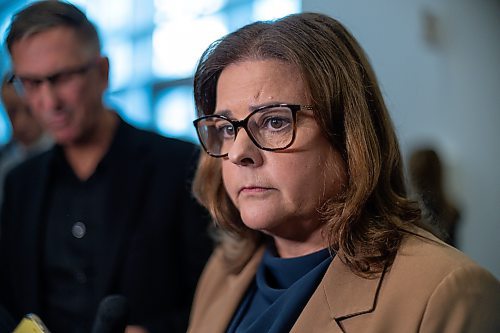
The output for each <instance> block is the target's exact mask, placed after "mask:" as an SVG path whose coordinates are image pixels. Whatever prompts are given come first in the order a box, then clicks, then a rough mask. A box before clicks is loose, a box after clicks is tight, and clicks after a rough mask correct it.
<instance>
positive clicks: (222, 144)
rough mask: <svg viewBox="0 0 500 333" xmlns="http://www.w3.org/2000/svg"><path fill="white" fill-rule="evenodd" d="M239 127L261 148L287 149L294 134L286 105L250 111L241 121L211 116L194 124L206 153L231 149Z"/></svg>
mask: <svg viewBox="0 0 500 333" xmlns="http://www.w3.org/2000/svg"><path fill="white" fill-rule="evenodd" d="M239 127H243V128H244V129H245V130H246V131H247V133H248V135H249V136H250V138H251V139H252V141H253V142H254V143H255V144H256V145H257V146H258V147H259V148H262V149H267V150H277V149H283V148H286V147H287V146H288V145H289V144H290V143H291V141H292V140H293V136H294V133H293V132H294V114H293V111H292V109H291V108H290V107H288V106H273V107H268V108H263V109H260V110H257V111H254V112H253V113H251V114H250V115H249V116H248V117H247V118H246V119H244V120H241V121H234V120H229V119H227V118H225V117H222V116H218V115H213V116H209V117H205V118H202V119H200V120H199V121H198V123H197V130H198V134H199V137H200V140H201V143H202V144H203V146H204V147H205V149H206V150H207V152H208V153H210V154H211V155H215V156H222V155H225V154H227V153H228V152H229V150H230V149H231V147H232V145H233V143H234V141H235V139H236V135H237V133H238V129H239Z"/></svg>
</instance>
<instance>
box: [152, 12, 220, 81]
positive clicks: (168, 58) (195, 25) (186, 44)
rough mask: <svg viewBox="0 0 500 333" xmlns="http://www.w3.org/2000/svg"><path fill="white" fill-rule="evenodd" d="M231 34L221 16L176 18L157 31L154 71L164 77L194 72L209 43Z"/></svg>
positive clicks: (155, 34) (155, 35) (181, 75)
mask: <svg viewBox="0 0 500 333" xmlns="http://www.w3.org/2000/svg"><path fill="white" fill-rule="evenodd" d="M226 33H227V28H226V25H225V23H224V21H223V19H222V18H221V17H220V16H211V17H206V18H201V19H192V20H175V21H170V22H168V23H164V24H162V25H159V26H158V27H157V28H156V29H155V31H154V33H153V72H154V73H155V74H156V75H158V76H161V77H170V78H182V77H189V76H191V75H193V71H194V69H195V67H196V64H197V62H198V59H199V58H200V56H201V54H202V53H203V51H204V50H205V49H206V48H207V47H208V45H209V44H210V43H211V42H213V41H214V40H216V39H218V38H220V37H222V36H223V35H225V34H226Z"/></svg>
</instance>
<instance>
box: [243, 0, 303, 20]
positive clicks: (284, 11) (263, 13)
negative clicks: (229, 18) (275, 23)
mask: <svg viewBox="0 0 500 333" xmlns="http://www.w3.org/2000/svg"><path fill="white" fill-rule="evenodd" d="M253 7H254V9H253V16H254V17H253V19H254V20H272V19H277V18H280V17H283V16H285V15H288V14H293V13H298V12H300V10H301V1H300V0H256V1H254V5H253Z"/></svg>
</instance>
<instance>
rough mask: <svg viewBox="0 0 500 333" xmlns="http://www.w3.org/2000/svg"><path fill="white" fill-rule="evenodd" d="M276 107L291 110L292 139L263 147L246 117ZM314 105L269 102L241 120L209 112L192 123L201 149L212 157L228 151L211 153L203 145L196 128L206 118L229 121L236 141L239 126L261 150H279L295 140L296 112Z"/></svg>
mask: <svg viewBox="0 0 500 333" xmlns="http://www.w3.org/2000/svg"><path fill="white" fill-rule="evenodd" d="M277 107H285V108H289V109H290V111H291V112H292V119H293V127H292V139H291V140H290V142H289V143H288V144H287V145H286V146H284V147H279V148H266V147H263V146H262V145H260V144H259V143H258V142H257V140H256V139H255V138H254V136H253V134H252V132H251V131H250V130H249V129H248V127H247V125H248V119H250V117H252V116H253V115H254V114H256V113H257V112H260V111H262V110H265V109H269V108H277ZM313 109H314V107H313V106H312V105H307V104H306V105H300V104H287V103H277V104H269V105H264V106H261V107H259V108H257V109H255V110H253V111H252V112H251V113H250V114H249V115H247V116H246V117H245V118H244V119H242V120H235V119H230V118H229V117H227V116H224V115H220V114H209V115H205V116H202V117H199V118H197V119H195V120H194V121H193V125H194V127H195V129H196V134H197V135H198V140H199V141H200V144H201V146H202V147H203V150H205V152H206V153H207V154H208V155H210V156H212V157H215V158H223V157H227V156H228V154H229V152H227V153H225V154H222V155H219V154H214V153H211V152H209V151H208V149H207V147H206V146H205V143H204V142H203V140H202V137H201V135H200V131H199V129H198V123H199V122H200V121H202V120H204V119H208V118H219V119H222V120H225V121H227V122H229V123H230V124H231V125H232V126H233V128H234V130H235V134H234V141H236V136H237V135H238V133H239V128H243V129H244V130H245V132H246V133H247V135H248V137H249V138H250V140H252V142H253V144H254V145H255V146H256V147H257V148H259V149H262V150H265V151H279V150H284V149H287V148H289V147H290V146H291V145H292V144H293V143H294V141H295V137H296V134H297V112H298V111H301V110H313Z"/></svg>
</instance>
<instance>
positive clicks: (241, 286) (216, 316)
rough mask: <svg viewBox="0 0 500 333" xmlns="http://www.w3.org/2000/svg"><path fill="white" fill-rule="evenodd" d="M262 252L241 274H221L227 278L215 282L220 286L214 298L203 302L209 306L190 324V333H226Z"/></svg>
mask: <svg viewBox="0 0 500 333" xmlns="http://www.w3.org/2000/svg"><path fill="white" fill-rule="evenodd" d="M264 250H265V247H264V246H261V247H260V248H259V249H258V250H257V251H256V253H255V254H253V256H252V257H251V259H250V261H249V262H248V263H247V264H246V265H245V266H244V268H243V270H242V271H241V272H239V273H237V274H227V275H226V273H225V272H224V273H222V275H226V276H227V277H226V278H224V280H223V281H222V282H221V281H220V280H217V284H220V286H219V288H218V290H217V295H216V297H215V298H214V299H213V300H212V299H205V300H204V302H209V303H210V305H209V306H206V308H207V310H206V312H205V313H203V315H202V317H200V318H196V319H197V320H196V323H195V322H193V323H192V325H191V327H190V328H189V332H190V333H195V332H196V333H198V332H211V333H216V332H226V330H227V327H228V326H229V323H230V321H231V319H232V318H233V315H234V312H235V311H236V309H237V308H238V306H239V303H240V302H241V300H242V298H243V296H244V295H245V292H246V291H247V289H248V286H249V285H250V283H251V282H252V281H253V279H254V278H255V274H256V272H257V267H258V266H259V263H260V262H261V260H262V256H263V254H264ZM215 269H216V270H224V269H226V268H224V267H223V266H218V267H216V268H215Z"/></svg>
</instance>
